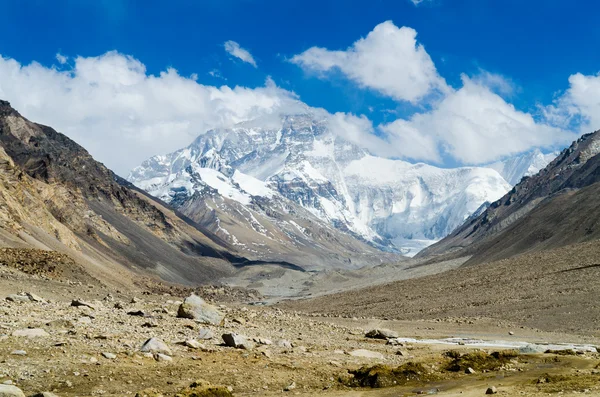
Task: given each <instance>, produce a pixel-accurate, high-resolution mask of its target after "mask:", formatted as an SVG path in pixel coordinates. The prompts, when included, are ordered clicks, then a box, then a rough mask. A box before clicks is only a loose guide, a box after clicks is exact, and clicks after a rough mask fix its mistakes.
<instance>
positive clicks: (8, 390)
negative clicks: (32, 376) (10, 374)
mask: <svg viewBox="0 0 600 397" xmlns="http://www.w3.org/2000/svg"><path fill="white" fill-rule="evenodd" d="M0 397H25V394H24V393H23V391H22V390H21V389H19V388H18V387H17V386H12V385H0Z"/></svg>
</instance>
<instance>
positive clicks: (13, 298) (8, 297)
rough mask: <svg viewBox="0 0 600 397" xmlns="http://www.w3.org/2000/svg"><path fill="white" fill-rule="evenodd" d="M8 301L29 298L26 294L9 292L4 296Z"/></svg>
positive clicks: (23, 300) (29, 300)
mask: <svg viewBox="0 0 600 397" xmlns="http://www.w3.org/2000/svg"><path fill="white" fill-rule="evenodd" d="M6 300H7V301H9V302H31V299H30V298H29V296H27V295H21V294H10V295H8V296H7V297H6Z"/></svg>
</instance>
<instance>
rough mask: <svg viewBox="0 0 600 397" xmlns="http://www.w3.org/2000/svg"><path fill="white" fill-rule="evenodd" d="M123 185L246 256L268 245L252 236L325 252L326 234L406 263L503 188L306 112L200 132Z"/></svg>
mask: <svg viewBox="0 0 600 397" xmlns="http://www.w3.org/2000/svg"><path fill="white" fill-rule="evenodd" d="M128 180H129V181H131V182H132V183H134V184H135V185H136V186H138V187H140V188H141V189H144V190H146V191H147V192H148V193H150V194H151V195H154V196H156V197H158V198H160V199H161V200H163V201H165V202H168V203H170V204H171V205H173V206H174V207H176V208H178V209H179V210H180V211H181V212H183V213H184V214H186V215H187V216H190V218H192V219H194V220H196V221H199V222H201V223H202V224H204V225H208V224H209V223H212V224H215V225H218V227H219V229H218V230H216V229H213V232H215V233H217V234H218V235H219V236H220V237H221V238H223V239H224V240H227V241H229V242H230V243H232V244H237V245H239V246H240V247H245V249H246V250H247V251H248V250H250V249H254V247H256V246H257V245H258V244H267V241H266V240H265V239H264V238H263V239H262V240H257V239H256V233H258V234H262V235H263V236H264V237H266V239H271V240H272V239H277V237H275V236H276V235H282V234H288V235H289V234H290V233H291V234H292V235H293V238H292V239H293V241H294V242H293V244H294V245H297V246H299V245H298V244H307V242H306V241H307V237H306V235H308V234H309V235H310V237H308V240H309V243H308V244H312V245H318V244H324V245H326V243H324V242H323V240H324V239H323V238H321V236H322V235H323V233H325V231H329V232H328V233H330V234H331V235H334V236H336V238H337V239H339V240H342V237H337V236H341V234H340V233H339V232H342V234H344V235H350V236H352V237H354V238H358V239H360V240H362V241H364V242H366V243H368V244H369V245H371V246H372V247H376V248H378V249H382V250H388V251H395V252H400V253H402V254H405V255H408V256H412V255H414V254H415V253H416V252H418V251H419V250H420V249H422V248H423V247H425V246H427V245H429V244H431V243H433V242H435V241H437V240H439V239H440V238H442V237H444V236H446V235H447V234H448V233H450V232H451V231H452V230H453V229H454V228H455V227H457V226H459V225H460V224H461V223H462V222H463V221H464V220H465V219H466V218H467V217H468V216H469V215H471V214H472V213H473V212H474V211H475V210H477V209H478V208H479V207H480V206H481V205H482V204H483V203H485V202H492V201H494V200H496V199H497V198H499V197H501V196H502V195H503V194H504V193H506V191H508V190H509V189H510V185H509V184H508V183H507V182H506V181H505V180H504V179H503V178H502V177H501V176H500V175H499V174H498V173H497V172H496V171H494V170H492V169H489V168H483V167H481V168H477V167H465V168H456V169H441V168H436V167H432V166H429V165H425V164H410V163H407V162H405V161H400V160H389V159H384V158H380V157H376V156H373V155H371V154H370V153H369V152H367V151H366V150H364V149H361V148H360V147H359V146H357V145H355V144H353V143H351V142H350V141H348V140H345V139H343V138H342V137H340V136H339V135H336V134H334V133H333V132H332V131H331V130H330V126H329V123H328V120H327V119H326V118H322V117H319V116H318V115H316V114H312V113H306V114H300V115H294V116H290V115H288V116H283V117H282V118H281V119H280V120H279V121H277V122H275V123H273V121H272V120H268V121H266V120H254V121H252V122H247V123H242V124H239V125H238V126H236V127H235V128H232V129H225V130H212V131H208V132H207V133H205V134H203V135H200V136H199V137H198V138H197V139H196V140H195V141H194V142H193V143H192V144H191V145H190V146H188V147H187V148H184V149H181V150H179V151H177V152H174V153H170V154H167V155H161V156H155V157H153V158H151V159H149V160H147V161H145V162H144V163H143V164H142V165H141V166H139V167H137V168H135V169H134V170H133V171H132V172H131V174H130V175H129V177H128ZM207 193H210V194H207ZM215 200H216V201H217V202H215ZM240 214H241V215H242V216H240ZM250 214H251V216H250ZM232 218H236V219H235V220H234V219H232ZM282 220H283V222H282ZM332 227H333V228H332ZM267 230H268V231H267ZM247 231H249V232H247ZM249 235H251V236H252V237H251V238H250V237H249ZM327 238H329V237H328V236H327ZM310 240H312V241H310ZM336 244H338V243H336ZM242 249H244V248H242ZM274 250H276V249H274ZM360 250H365V248H361V249H360ZM367 252H370V251H367Z"/></svg>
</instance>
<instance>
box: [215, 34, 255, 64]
mask: <svg viewBox="0 0 600 397" xmlns="http://www.w3.org/2000/svg"><path fill="white" fill-rule="evenodd" d="M223 46H224V47H225V51H227V53H228V54H229V55H231V56H233V57H236V58H238V59H240V60H242V61H244V62H246V63H249V64H250V65H252V66H254V67H255V68H256V67H258V65H257V64H256V61H255V60H254V57H253V56H252V54H250V51H248V50H246V49H244V48H242V47H240V45H239V44H238V43H236V42H235V41H232V40H229V41H226V42H225V44H224V45H223Z"/></svg>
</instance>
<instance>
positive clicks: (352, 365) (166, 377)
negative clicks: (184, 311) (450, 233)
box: [0, 267, 600, 396]
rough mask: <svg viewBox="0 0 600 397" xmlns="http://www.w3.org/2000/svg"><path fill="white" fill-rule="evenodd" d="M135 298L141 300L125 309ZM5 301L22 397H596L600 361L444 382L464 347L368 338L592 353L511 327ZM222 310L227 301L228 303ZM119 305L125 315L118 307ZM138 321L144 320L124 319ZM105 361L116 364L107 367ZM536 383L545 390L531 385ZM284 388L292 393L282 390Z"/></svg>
mask: <svg viewBox="0 0 600 397" xmlns="http://www.w3.org/2000/svg"><path fill="white" fill-rule="evenodd" d="M19 291H30V292H34V293H36V294H37V295H39V296H41V297H42V298H44V299H47V300H48V302H47V303H39V302H25V303H17V302H8V301H5V300H4V299H3V298H4V297H5V296H6V295H8V294H13V293H17V292H19ZM109 294H110V295H109ZM134 296H135V297H137V299H136V302H135V303H132V298H133V297H134ZM0 298H2V300H1V301H0V382H6V381H10V382H13V383H14V384H16V385H17V386H18V387H20V388H21V389H22V390H23V391H24V392H25V393H26V395H28V396H29V395H33V394H34V393H37V392H41V391H54V392H55V393H56V394H57V395H59V396H99V395H102V396H126V395H132V396H135V395H136V393H137V392H139V391H140V390H145V389H148V388H154V389H155V390H157V391H158V392H160V393H162V395H165V396H172V395H175V394H176V393H177V392H178V391H180V390H182V389H183V388H185V387H186V386H188V385H189V384H190V383H192V382H193V381H195V380H198V379H203V380H206V381H208V382H210V383H211V384H215V385H223V386H229V387H231V389H232V391H233V395H235V396H272V395H281V394H291V395H297V394H299V395H307V396H311V395H316V394H319V395H321V394H323V395H329V396H412V395H417V394H427V393H435V394H437V395H440V396H459V395H460V396H482V395H485V391H486V389H487V388H488V387H490V386H495V387H496V388H497V389H498V394H500V395H506V396H514V395H530V396H542V395H544V396H546V395H548V394H549V393H550V395H553V394H555V395H558V393H560V395H561V396H575V395H581V393H584V394H587V395H600V372H599V369H598V368H600V367H599V365H600V355H598V354H597V353H586V354H582V355H573V356H570V355H569V356H559V355H555V354H535V355H519V356H517V357H515V358H513V359H511V360H510V362H507V363H505V364H503V365H502V366H501V367H499V368H497V369H495V370H490V371H488V372H483V371H476V373H474V374H472V375H467V374H465V373H464V372H451V371H447V370H446V369H445V368H446V366H447V365H448V363H449V361H450V359H449V358H447V357H446V356H445V355H444V352H446V351H448V350H451V349H458V350H460V351H462V352H463V353H468V352H472V351H474V349H472V348H469V347H468V346H454V347H449V346H443V345H423V344H408V345H404V346H392V345H388V344H386V342H385V341H384V340H376V339H368V338H365V336H364V335H365V331H367V330H369V329H371V328H389V329H391V330H393V331H395V332H397V333H398V334H399V335H400V336H403V337H412V338H445V337H450V336H468V337H478V338H482V339H488V340H497V339H507V338H509V339H510V338H512V339H513V340H520V341H531V342H578V343H594V344H596V343H598V342H599V341H598V340H597V338H594V337H590V336H585V335H581V334H580V335H577V334H570V333H565V332H544V331H541V330H539V329H533V328H520V327H517V328H515V327H516V326H515V324H509V323H505V322H499V321H498V320H497V319H490V318H480V319H477V320H475V321H472V320H467V319H454V320H450V319H446V320H445V321H435V320H427V321H425V320H421V321H415V320H412V321H389V320H381V319H373V318H365V319H359V318H354V319H353V318H338V317H325V316H323V315H321V314H318V313H314V314H310V315H302V314H299V313H296V312H293V311H290V310H282V309H279V308H277V307H269V306H267V307H257V306H250V305H248V304H246V303H244V302H237V303H235V302H229V303H226V304H221V303H220V302H216V303H215V304H216V305H221V306H220V310H221V311H222V312H223V313H225V315H226V320H225V322H224V324H223V325H221V326H204V325H200V324H197V323H195V322H194V321H192V320H188V319H180V318H177V317H176V311H177V308H178V301H180V300H181V299H182V298H183V296H170V295H148V294H144V291H141V290H137V291H123V290H120V291H117V290H115V289H111V288H110V287H106V286H102V285H99V284H85V283H81V284H80V283H69V282H67V281H61V280H45V279H42V278H40V277H38V276H30V275H25V274H22V273H20V272H18V271H16V270H10V269H6V268H2V267H0ZM76 298H78V299H85V300H87V301H89V302H91V303H92V304H93V306H94V307H95V309H90V308H86V307H72V306H71V305H70V304H71V300H72V299H76ZM223 300H224V301H225V300H228V297H226V296H223ZM117 303H119V304H120V305H122V307H123V308H115V304H117ZM138 310H139V311H142V312H143V314H144V316H133V315H129V314H127V313H128V312H132V311H138ZM369 317H371V316H369ZM58 320H60V321H58ZM26 328H39V329H43V330H44V331H45V332H46V333H47V334H48V335H45V336H39V337H31V338H28V337H23V336H13V333H14V332H15V331H17V330H22V329H26ZM201 328H208V329H210V330H211V331H213V333H214V337H213V338H211V339H208V340H199V342H201V343H202V344H203V346H202V347H201V348H198V349H193V348H189V347H186V346H183V345H181V344H180V343H181V342H183V341H185V340H187V339H190V338H196V339H198V338H199V332H200V329H201ZM226 332H236V333H239V334H242V335H245V336H247V337H248V338H262V339H265V338H266V339H269V340H270V341H271V342H272V344H270V345H260V344H258V343H257V344H256V345H255V346H254V348H253V349H251V350H243V349H235V348H230V347H225V346H222V340H221V338H220V336H221V334H223V333H226ZM509 332H513V333H514V335H509ZM151 337H158V338H160V339H162V340H163V341H164V342H165V343H166V344H167V345H168V347H169V348H170V349H171V350H172V353H171V354H170V357H171V358H172V360H171V361H165V362H161V361H157V360H155V358H154V357H152V356H150V357H147V356H146V355H144V354H143V353H142V352H140V347H141V345H142V344H143V342H144V341H145V340H147V339H148V338H151ZM282 341H288V342H289V343H290V344H291V346H292V347H289V346H287V347H286V346H283V342H282ZM356 349H366V350H368V351H370V352H374V353H379V354H381V356H379V357H376V358H365V357H355V356H352V355H350V354H348V353H350V352H352V351H354V350H356ZM16 350H23V351H25V355H17V354H13V353H14V352H15V351H16ZM485 350H486V351H488V352H493V351H495V350H499V349H485ZM398 351H401V352H402V355H399V354H397V352H398ZM102 353H112V354H114V355H115V356H116V357H115V358H105V357H104V356H103V355H102ZM410 362H413V363H420V364H422V365H423V367H422V368H423V371H422V373H420V375H418V376H417V378H416V379H412V378H411V380H409V381H405V380H402V381H399V383H397V386H396V387H391V388H385V389H371V388H370V387H356V386H351V380H352V379H353V378H352V376H351V375H350V374H349V371H353V370H357V369H359V368H361V367H363V366H369V367H370V366H375V365H379V364H384V365H386V366H388V367H386V368H397V367H399V366H402V365H405V364H407V363H410ZM557 375H561V376H562V377H558V376H557ZM540 379H542V381H543V383H538V381H539V380H540ZM546 380H548V381H546ZM290 385H294V386H295V387H293V388H291V389H292V390H290V391H283V390H284V389H285V388H286V387H288V386H290ZM149 395H150V394H149ZM155 395H158V394H155Z"/></svg>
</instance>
